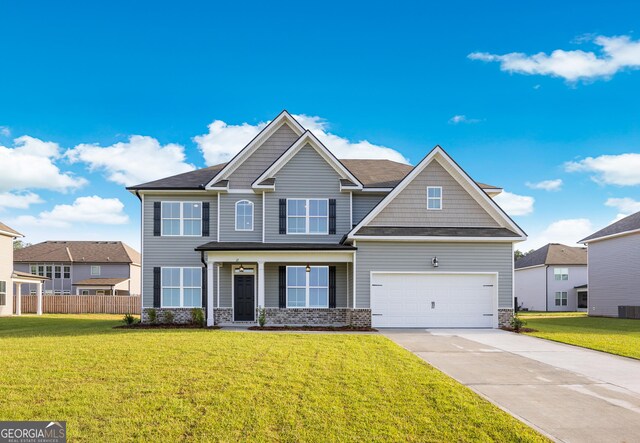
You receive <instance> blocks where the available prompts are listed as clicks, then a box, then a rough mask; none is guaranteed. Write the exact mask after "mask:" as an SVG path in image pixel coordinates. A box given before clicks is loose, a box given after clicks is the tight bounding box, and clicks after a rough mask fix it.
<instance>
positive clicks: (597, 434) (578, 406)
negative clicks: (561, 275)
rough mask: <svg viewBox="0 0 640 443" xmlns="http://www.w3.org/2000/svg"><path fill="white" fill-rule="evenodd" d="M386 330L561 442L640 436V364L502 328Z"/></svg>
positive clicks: (624, 439) (407, 346)
mask: <svg viewBox="0 0 640 443" xmlns="http://www.w3.org/2000/svg"><path fill="white" fill-rule="evenodd" d="M381 332H382V333H383V334H384V335H385V336H387V337H388V338H390V339H391V340H393V341H395V342H396V343H398V344H399V345H400V346H403V347H405V348H406V349H408V350H410V351H412V352H413V353H415V354H416V355H417V356H418V357H420V358H422V359H423V360H425V361H426V362H427V363H429V364H431V365H432V366H434V367H436V368H438V369H440V370H441V371H443V372H444V373H446V374H448V375H449V376H451V377H453V378H455V379H456V380H458V381H459V382H460V383H462V384H464V385H466V386H468V387H469V388H471V389H473V390H474V391H476V392H477V393H479V394H481V395H482V396H484V397H485V398H487V399H488V400H490V401H491V402H493V403H495V404H496V405H498V406H499V407H501V408H502V409H505V410H506V411H508V412H509V413H511V414H513V415H514V416H516V417H517V418H519V419H520V420H522V421H524V422H525V423H527V424H529V425H530V426H532V427H534V428H537V429H538V430H539V431H541V432H542V433H545V434H547V435H548V436H550V437H551V438H553V439H555V440H557V441H566V442H577V441H579V442H622V441H626V442H631V441H638V439H639V438H640V361H637V360H633V359H628V358H624V357H618V356H615V355H610V354H606V353H602V352H598V351H592V350H589V349H583V348H579V347H575V346H570V345H565V344H561V343H554V342H550V341H547V340H542V339H538V338H535V337H528V336H524V335H518V334H513V333H510V332H505V331H501V330H488V329H485V330H472V329H465V330H444V329H443V330H435V329H433V330H425V329H404V330H401V329H387V330H382V331H381Z"/></svg>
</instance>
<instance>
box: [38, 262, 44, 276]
mask: <svg viewBox="0 0 640 443" xmlns="http://www.w3.org/2000/svg"><path fill="white" fill-rule="evenodd" d="M38 275H39V276H41V277H44V265H38Z"/></svg>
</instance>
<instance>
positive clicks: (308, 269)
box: [306, 263, 311, 272]
mask: <svg viewBox="0 0 640 443" xmlns="http://www.w3.org/2000/svg"><path fill="white" fill-rule="evenodd" d="M306 271H307V272H311V266H309V264H308V263H307V267H306Z"/></svg>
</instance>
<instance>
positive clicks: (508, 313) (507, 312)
mask: <svg viewBox="0 0 640 443" xmlns="http://www.w3.org/2000/svg"><path fill="white" fill-rule="evenodd" d="M512 318H513V309H498V327H499V328H503V327H505V326H511V319H512Z"/></svg>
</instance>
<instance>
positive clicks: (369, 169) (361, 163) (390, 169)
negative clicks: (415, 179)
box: [340, 159, 413, 188]
mask: <svg viewBox="0 0 640 443" xmlns="http://www.w3.org/2000/svg"><path fill="white" fill-rule="evenodd" d="M340 161H341V162H342V164H343V165H345V166H346V167H347V169H349V171H351V173H352V174H353V175H355V176H356V177H358V180H359V181H360V183H362V185H363V186H364V187H367V188H393V187H394V186H396V185H397V184H398V183H400V182H401V181H402V179H403V178H405V177H406V176H407V174H409V173H410V172H411V170H412V169H413V166H411V165H407V164H405V163H398V162H394V161H391V160H382V159H381V160H373V159H343V160H340Z"/></svg>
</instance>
